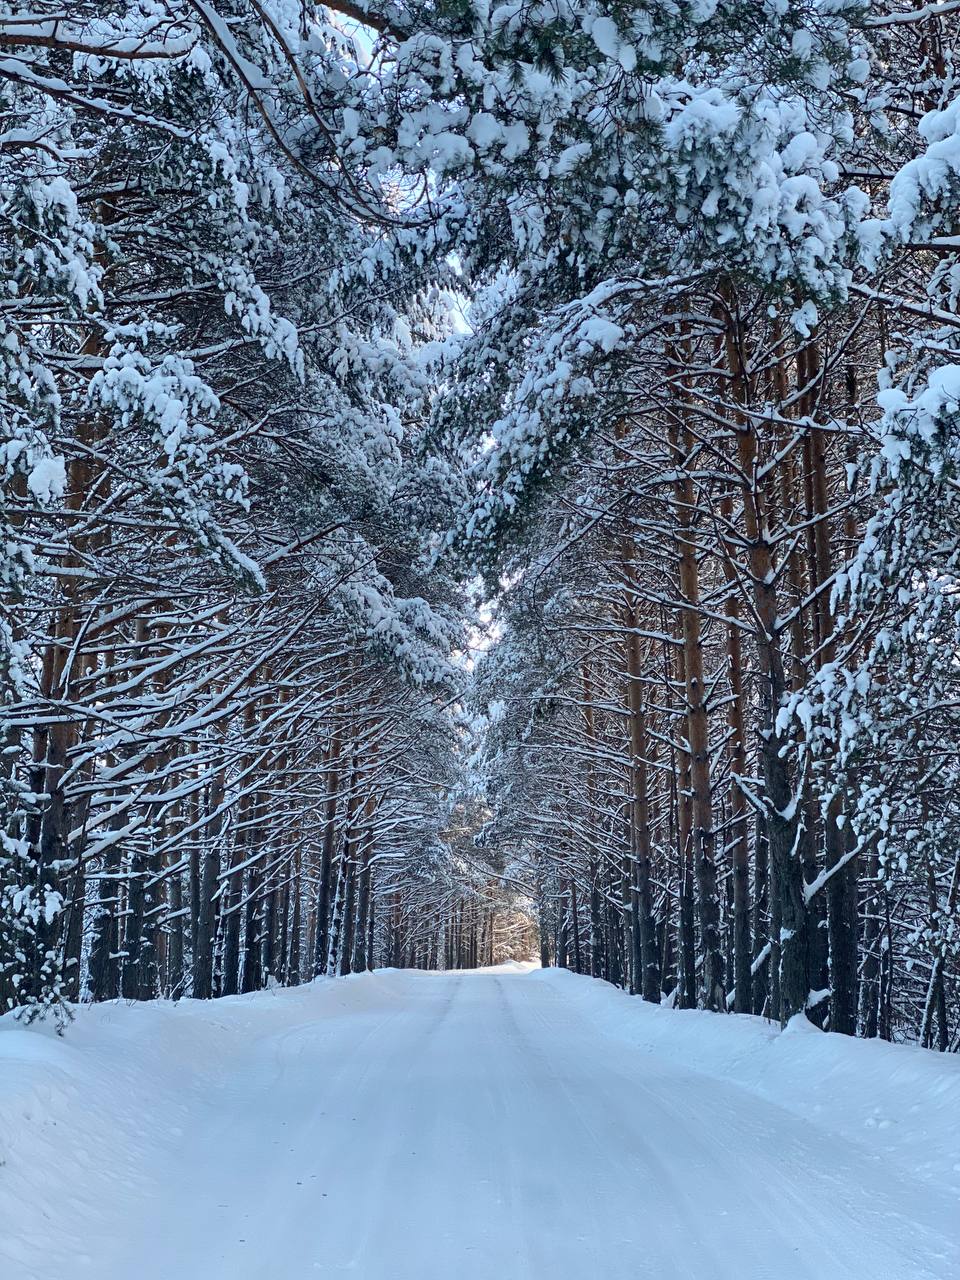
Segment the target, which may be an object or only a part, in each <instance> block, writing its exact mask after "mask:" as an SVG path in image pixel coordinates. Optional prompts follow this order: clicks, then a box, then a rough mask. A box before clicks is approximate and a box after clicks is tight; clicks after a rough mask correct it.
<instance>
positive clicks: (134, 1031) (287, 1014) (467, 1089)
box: [0, 966, 960, 1280]
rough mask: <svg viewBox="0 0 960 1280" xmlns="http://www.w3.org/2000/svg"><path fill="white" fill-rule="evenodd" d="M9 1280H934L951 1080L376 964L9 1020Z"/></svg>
mask: <svg viewBox="0 0 960 1280" xmlns="http://www.w3.org/2000/svg"><path fill="white" fill-rule="evenodd" d="M0 1083H2V1087H0V1274H2V1275H3V1276H4V1277H5V1278H6V1280H86V1277H88V1276H90V1277H94V1276H96V1277H97V1280H133V1277H136V1278H137V1280H172V1278H173V1277H177V1280H227V1277H229V1278H230V1280H302V1278H305V1277H308V1276H312V1275H317V1276H331V1277H332V1276H340V1275H351V1276H356V1277H359V1278H360V1280H441V1277H442V1278H444V1280H446V1278H447V1277H451V1276H458V1277H461V1278H463V1280H494V1278H496V1280H546V1277H550V1280H595V1278H597V1277H600V1276H603V1277H604V1278H605V1280H620V1277H623V1278H624V1280H625V1278H626V1277H630V1280H641V1278H642V1277H652V1278H653V1277H655V1278H656V1280H680V1278H681V1277H682V1278H683V1280H689V1278H691V1277H698V1280H766V1278H768V1277H769V1278H770V1280H774V1278H775V1280H801V1278H803V1280H840V1278H841V1277H843V1280H920V1278H921V1277H923V1278H930V1277H936V1278H937V1280H948V1278H949V1277H956V1276H957V1275H960V1215H958V1213H957V1194H958V1192H960V1060H958V1059H957V1058H956V1057H951V1056H946V1055H936V1054H933V1053H929V1052H925V1051H923V1050H920V1049H915V1048H911V1047H907V1046H891V1045H887V1044H880V1043H865V1042H862V1041H854V1040H848V1039H845V1038H843V1037H840V1036H832V1035H822V1034H821V1033H819V1032H816V1031H814V1030H813V1029H810V1030H804V1029H803V1028H802V1027H799V1026H797V1025H792V1026H791V1027H788V1029H787V1031H786V1032H784V1033H782V1034H780V1033H779V1032H778V1031H777V1030H776V1029H774V1028H772V1027H771V1026H770V1025H769V1024H767V1023H765V1022H762V1021H761V1020H760V1019H757V1018H749V1017H737V1016H730V1017H726V1018H724V1017H720V1016H718V1015H715V1014H709V1013H700V1012H676V1011H672V1010H665V1009H657V1008H654V1007H652V1006H649V1005H646V1006H645V1005H643V1004H642V1003H641V1002H640V1001H639V1000H636V999H631V998H630V997H628V996H626V995H624V994H623V993H622V992H619V991H617V990H615V989H613V988H611V987H608V986H606V985H604V984H602V983H599V982H595V981H592V980H591V979H588V978H580V977H576V976H574V975H572V974H569V973H565V972H557V971H546V972H542V971H539V970H530V969H528V968H526V967H523V966H504V967H502V968H497V969H487V970H480V971H477V972H469V973H448V974H432V973H420V972H409V971H407V972H402V971H396V970H382V971H379V972H377V973H375V974H363V975H359V976H355V977H352V978H347V979H334V980H322V981H320V982H317V983H314V984H311V985H309V986H305V987H300V988H296V989H292V990H274V991H266V992H260V993H257V994H255V995H252V996H240V997H231V998H227V999H223V1000H217V1001H213V1002H198V1001H192V1000H182V1001H180V1002H179V1003H178V1004H176V1005H174V1004H170V1003H164V1002H157V1003H150V1004H145V1005H141V1006H134V1007H131V1006H128V1005H125V1004H116V1003H115V1004H107V1005H99V1006H93V1007H85V1008H82V1009H80V1010H79V1012H78V1016H77V1018H76V1020H75V1022H74V1023H73V1024H72V1025H71V1026H70V1027H69V1028H68V1030H67V1033H66V1035H65V1036H63V1037H61V1038H58V1037H56V1036H55V1035H54V1034H53V1033H52V1032H51V1030H50V1029H49V1028H45V1027H35V1028H25V1027H22V1026H20V1025H19V1024H16V1023H15V1022H14V1021H13V1020H12V1018H11V1017H9V1016H8V1017H5V1018H3V1019H0Z"/></svg>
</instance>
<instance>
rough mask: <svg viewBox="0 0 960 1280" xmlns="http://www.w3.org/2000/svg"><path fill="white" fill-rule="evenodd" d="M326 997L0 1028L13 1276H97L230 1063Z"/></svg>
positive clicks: (94, 1015)
mask: <svg viewBox="0 0 960 1280" xmlns="http://www.w3.org/2000/svg"><path fill="white" fill-rule="evenodd" d="M324 985H330V984H324ZM371 994H372V993H371ZM317 997H318V991H317V986H316V985H314V986H313V987H304V988H299V989H296V990H288V991H282V992H281V991H277V992H272V991H265V992H258V993H257V994H255V995H249V996H236V997H228V998H226V999H223V1000H215V1001H211V1002H207V1001H199V1000H181V1001H179V1002H178V1003H177V1004H173V1003H170V1002H167V1001H155V1002H152V1003H150V1004H137V1005H127V1004H125V1003H123V1002H110V1003H106V1004H100V1005H85V1006H82V1007H81V1008H79V1009H77V1016H76V1019H75V1020H74V1022H73V1023H71V1025H70V1026H69V1027H68V1028H67V1030H66V1033H65V1035H63V1036H57V1035H56V1034H55V1032H54V1030H53V1029H52V1027H49V1026H46V1025H44V1024H40V1023H37V1024H34V1025H33V1026H30V1027H27V1026H24V1025H23V1024H21V1023H20V1022H18V1021H16V1019H15V1017H14V1015H13V1014H6V1015H4V1016H3V1017H0V1277H3V1280H33V1277H34V1276H37V1275H41V1274H42V1275H43V1276H45V1277H46V1276H51V1275H55V1276H57V1277H62V1280H77V1278H78V1277H80V1276H82V1275H85V1274H87V1271H86V1268H87V1266H88V1265H90V1264H91V1263H92V1261H93V1260H94V1259H99V1258H100V1257H102V1256H104V1254H105V1253H107V1252H108V1251H109V1247H110V1239H109V1238H110V1236H111V1234H112V1232H113V1231H114V1230H115V1226H116V1223H117V1220H118V1217H120V1218H122V1217H123V1212H124V1208H125V1207H129V1209H130V1210H131V1212H133V1211H134V1210H135V1206H137V1205H138V1204H140V1203H142V1201H143V1198H144V1196H145V1195H146V1194H148V1193H149V1191H150V1190H151V1183H150V1182H149V1178H150V1168H149V1164H150V1160H151V1158H152V1157H153V1156H155V1155H161V1154H162V1153H163V1152H164V1151H170V1150H172V1148H173V1147H174V1145H175V1144H176V1142H177V1140H178V1139H179V1138H180V1136H181V1134H182V1132H183V1129H184V1126H185V1125H188V1124H190V1123H192V1122H193V1121H192V1117H194V1116H195V1115H196V1109H197V1103H198V1097H199V1098H203V1097H206V1096H208V1095H209V1094H210V1093H211V1092H213V1093H214V1094H215V1093H216V1090H217V1088H218V1087H220V1086H222V1085H223V1084H224V1082H225V1081H226V1079H227V1078H228V1074H229V1069H230V1062H231V1055H232V1054H233V1053H235V1052H236V1051H238V1050H240V1049H241V1047H242V1046H243V1045H244V1044H245V1043H249V1040H250V1038H251V1036H262V1035H267V1034H270V1033H271V1032H272V1031H281V1030H282V1029H283V1028H284V1026H286V1025H288V1024H294V1025H296V1024H300V1023H302V1022H303V1021H304V1017H305V1016H306V1015H305V1005H306V1004H308V1003H310V1004H317V1006H318V1009H319V1010H322V1009H323V1007H324V1002H323V1001H322V1000H321V1001H318V999H317ZM354 1003H355V1002H354ZM330 1011H331V1012H332V1010H330ZM311 1013H312V1010H311ZM38 1259H43V1271H42V1272H40V1271H37V1270H36V1269H35V1268H36V1266H37V1265H39V1263H38Z"/></svg>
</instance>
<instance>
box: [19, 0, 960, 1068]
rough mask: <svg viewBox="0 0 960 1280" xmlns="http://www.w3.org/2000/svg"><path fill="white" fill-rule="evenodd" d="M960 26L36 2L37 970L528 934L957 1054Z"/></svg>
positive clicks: (22, 907)
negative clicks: (958, 63) (959, 58)
mask: <svg viewBox="0 0 960 1280" xmlns="http://www.w3.org/2000/svg"><path fill="white" fill-rule="evenodd" d="M958 57H960V0H938V2H937V3H930V4H922V5H920V4H915V3H913V0H539V2H537V0H530V2H529V3H525V2H523V0H519V2H517V3H505V4H502V5H499V6H496V5H495V6H491V5H489V4H487V3H486V2H485V0H349V2H344V3H337V2H335V0H333V2H331V3H328V4H326V5H320V4H314V3H312V2H310V0H115V2H113V3H110V2H108V0H71V3H69V4H62V3H59V2H58V0H35V2H34V3H31V4H30V5H29V6H28V5H26V4H22V5H18V4H15V3H11V2H10V0H7V2H6V3H2V4H0V251H2V263H3V265H2V284H3V292H2V298H0V359H2V367H3V387H2V396H3V401H2V408H0V426H2V444H0V461H2V468H3V487H2V497H0V519H2V526H3V528H2V537H0V545H2V569H0V583H2V587H0V592H2V594H0V600H2V614H0V693H2V719H3V756H2V761H3V765H2V770H0V804H2V808H3V815H2V846H0V1007H2V1008H3V1009H6V1010H14V1009H15V1010H19V1016H22V1017H26V1018H27V1019H32V1018H35V1017H37V1016H42V1015H46V1016H48V1017H49V1018H51V1019H53V1020H55V1021H57V1022H59V1024H60V1025H61V1026H65V1025H66V1024H67V1023H68V1021H69V1019H70V1016H71V1008H72V1007H73V1006H75V1005H76V1004H77V1003H78V1002H87V1001H94V1002H97V1001H107V1000H115V999H117V998H119V997H122V998H123V999H125V1000H136V1001H150V1000H154V999H157V998H159V997H180V996H193V997H199V998H203V999H205V998H210V997H215V996H227V995H234V994H237V993H241V992H252V991H256V990H259V989H261V988H265V987H273V986H276V985H278V984H279V985H287V986H295V985H297V984H300V983H305V982H308V981H310V980H311V979H313V978H315V977H318V976H321V975H336V974H349V973H351V972H356V971H362V970H367V969H375V968H382V967H387V966H389V967H395V968H408V967H414V968H420V969H457V968H475V967H478V966H483V965H486V964H490V963H493V962H494V961H502V960H504V959H511V958H512V959H522V958H525V957H527V956H529V955H531V954H535V955H539V958H540V959H541V961H542V963H543V965H544V966H548V965H555V966H558V967H561V968H569V969H573V970H576V971H577V972H579V973H585V974H590V975H593V976H594V977H600V978H604V979H606V980H607V981H608V982H610V983H613V984H616V985H619V986H621V987H624V988H626V989H627V990H629V991H630V992H633V993H635V994H636V995H637V996H639V997H642V999H643V1000H645V1001H650V1002H654V1003H661V1002H665V1003H669V1004H671V1005H673V1006H675V1007H682V1008H701V1009H706V1010H714V1011H717V1012H723V1011H728V1010H729V1011H733V1012H736V1013H753V1014H762V1015H764V1016H765V1017H766V1018H768V1019H770V1020H771V1021H772V1022H773V1023H775V1024H778V1023H779V1024H786V1023H787V1022H788V1021H789V1020H790V1019H792V1018H794V1016H795V1015H797V1014H803V1013H805V1014H806V1017H807V1018H808V1019H809V1020H810V1022H811V1023H814V1024H816V1025H817V1026H819V1027H822V1028H824V1029H826V1030H830V1031H834V1032H843V1033H846V1034H848V1035H859V1036H862V1037H868V1038H882V1039H885V1040H895V1041H911V1042H919V1043H920V1044H921V1045H923V1046H926V1047H929V1048H934V1049H939V1050H944V1051H957V1050H958V1049H960V792H958V784H960V593H958V585H960V582H958V577H960V234H958V232H960V85H958V76H960V71H958V69H957V65H956V63H957V58H958Z"/></svg>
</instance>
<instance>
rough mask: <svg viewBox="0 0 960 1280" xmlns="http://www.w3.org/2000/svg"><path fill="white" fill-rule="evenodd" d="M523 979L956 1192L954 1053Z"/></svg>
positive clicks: (634, 1040) (537, 977)
mask: <svg viewBox="0 0 960 1280" xmlns="http://www.w3.org/2000/svg"><path fill="white" fill-rule="evenodd" d="M529 980H531V981H537V982H546V983H549V984H550V985H551V986H554V987H556V988H557V990H558V992H562V994H563V997H564V999H565V1000H566V1001H567V1002H568V1003H570V1004H572V1005H573V1006H574V1007H575V1008H576V1009H577V1011H578V1012H579V1013H580V1014H581V1015H582V1016H584V1017H586V1018H587V1019H588V1020H589V1021H590V1022H591V1023H592V1025H594V1026H595V1027H596V1028H597V1030H598V1031H599V1032H601V1033H602V1034H604V1035H606V1036H612V1037H614V1038H616V1039H617V1040H621V1041H626V1042H627V1043H629V1044H630V1045H632V1046H634V1047H635V1048H636V1049H637V1050H638V1051H639V1052H641V1053H645V1054H653V1055H655V1056H656V1057H657V1058H658V1059H659V1060H660V1062H664V1061H666V1062H670V1063H676V1064H679V1065H682V1066H683V1067H685V1068H687V1069H688V1070H691V1071H696V1072H698V1073H700V1074H702V1075H705V1076H709V1077H710V1078H712V1079H717V1080H723V1081H724V1082H726V1083H729V1084H734V1085H737V1086H738V1087H739V1088H741V1089H743V1090H746V1091H747V1092H749V1093H753V1094H756V1095H757V1096H759V1097H762V1098H763V1099H764V1100H766V1101H768V1102H773V1103H775V1104H776V1105H778V1106H780V1107H782V1108H783V1109H784V1110H786V1111H790V1112H792V1113H793V1114H795V1115H799V1116H802V1117H803V1118H804V1119H805V1120H807V1121H808V1122H809V1123H810V1124H811V1125H814V1126H816V1127H817V1128H819V1129H821V1130H823V1131H826V1132H827V1133H829V1134H834V1135H836V1136H838V1137H840V1138H842V1139H844V1140H845V1141H847V1142H850V1143H853V1144H854V1145H856V1146H859V1147H860V1148H861V1149H863V1148H866V1149H867V1150H868V1152H869V1153H870V1154H871V1155H873V1157H874V1158H875V1159H878V1160H880V1159H883V1160H886V1159H889V1160H891V1161H893V1162H895V1163H896V1164H897V1165H898V1166H899V1167H900V1168H901V1169H903V1170H904V1171H906V1172H910V1173H912V1174H914V1175H916V1176H919V1177H921V1178H924V1179H927V1178H929V1179H930V1180H931V1181H933V1182H935V1183H936V1184H937V1186H938V1187H939V1188H940V1190H941V1191H952V1192H955V1193H957V1194H960V1057H958V1056H957V1055H953V1054H951V1055H947V1054H940V1053H934V1052H932V1051H931V1050H928V1049H920V1048H917V1047H915V1046H913V1045H894V1044H887V1043H885V1042H884V1041H881V1040H872V1041H866V1040H854V1039H851V1038H850V1037H849V1036H841V1035H830V1034H825V1033H824V1032H822V1031H819V1030H818V1029H817V1028H816V1027H814V1026H813V1025H812V1024H811V1023H809V1022H807V1021H806V1020H805V1019H800V1018H797V1019H794V1020H793V1021H792V1022H791V1023H790V1024H789V1025H788V1026H787V1027H786V1029H785V1030H784V1031H782V1032H781V1031H780V1029H779V1027H777V1026H776V1025H775V1024H774V1023H770V1022H767V1021H766V1020H765V1019H763V1018H756V1017H751V1016H749V1015H746V1014H733V1013H731V1014H726V1015H722V1014H715V1013H704V1012H702V1011H700V1010H693V1009H667V1008H659V1007H657V1006H656V1005H651V1004H645V1003H644V1002H643V1001H642V1000H640V999H639V998H638V997H636V996H630V995H627V994H626V993H625V992H623V991H621V990H620V989H619V988H617V987H612V986H610V985H609V984H608V983H606V982H601V981H600V980H599V979H595V978H588V977H584V976H582V975H577V974H574V973H570V972H569V971H567V970H562V969H540V970H537V971H536V972H532V973H531V974H530V975H529ZM638 1069H639V1070H642V1066H639V1067H638Z"/></svg>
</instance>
